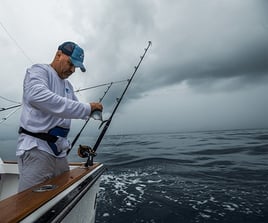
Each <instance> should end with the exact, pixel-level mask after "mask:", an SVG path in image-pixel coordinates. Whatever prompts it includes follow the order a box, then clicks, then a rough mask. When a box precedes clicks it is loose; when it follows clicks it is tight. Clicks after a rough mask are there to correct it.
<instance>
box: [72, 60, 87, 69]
mask: <svg viewBox="0 0 268 223" xmlns="http://www.w3.org/2000/svg"><path fill="white" fill-rule="evenodd" d="M70 59H71V61H72V63H73V65H74V66H75V67H79V68H80V70H81V71H82V72H86V68H85V66H84V64H82V63H81V62H80V61H77V60H74V59H73V58H72V57H70Z"/></svg>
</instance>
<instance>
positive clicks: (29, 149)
mask: <svg viewBox="0 0 268 223" xmlns="http://www.w3.org/2000/svg"><path fill="white" fill-rule="evenodd" d="M83 61H84V51H83V49H82V48H80V47H79V46H78V45H77V44H76V43H74V42H64V43H63V44H61V45H60V46H59V47H58V50H57V52H56V55H55V57H54V59H53V61H52V63H51V64H50V65H49V64H35V65H33V66H32V67H31V68H29V69H27V71H26V75H25V79H24V83H23V106H22V113H21V118H20V129H19V133H20V135H19V138H18V145H17V151H16V155H17V157H18V166H19V172H20V179H19V192H20V191H23V190H25V189H27V188H29V187H32V186H33V185H36V184H38V183H41V182H43V181H45V180H47V179H49V178H52V177H54V176H57V175H59V174H61V173H63V172H65V171H68V170H69V165H68V161H67V158H66V156H67V152H66V151H67V150H68V149H69V148H70V144H69V141H68V140H67V134H68V132H69V129H70V125H71V119H88V118H89V116H90V114H91V113H92V112H93V111H95V110H101V111H102V109H103V107H102V104H100V103H96V102H92V103H89V104H86V103H81V102H79V101H78V99H77V97H76V96H75V95H74V91H73V87H72V85H71V83H70V82H69V81H68V80H67V78H68V77H70V76H71V75H72V73H74V72H75V68H77V67H79V68H80V69H81V71H82V72H85V71H86V69H85V67H84V65H83Z"/></svg>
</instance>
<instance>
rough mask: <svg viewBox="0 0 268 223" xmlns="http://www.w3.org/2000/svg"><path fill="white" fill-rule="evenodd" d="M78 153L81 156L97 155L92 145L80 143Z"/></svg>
mask: <svg viewBox="0 0 268 223" xmlns="http://www.w3.org/2000/svg"><path fill="white" fill-rule="evenodd" d="M77 153H78V156H80V157H81V158H87V157H90V156H93V157H94V156H96V155H97V154H96V153H95V151H94V150H93V149H92V148H91V147H89V146H85V145H79V148H78V150H77Z"/></svg>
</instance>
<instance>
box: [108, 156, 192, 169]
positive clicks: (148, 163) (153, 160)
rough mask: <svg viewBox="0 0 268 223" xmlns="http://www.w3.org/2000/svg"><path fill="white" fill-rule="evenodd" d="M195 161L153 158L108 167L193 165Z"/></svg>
mask: <svg viewBox="0 0 268 223" xmlns="http://www.w3.org/2000/svg"><path fill="white" fill-rule="evenodd" d="M193 163H195V161H193V160H186V159H168V158H159V157H151V158H138V159H134V160H133V159H132V160H128V161H125V162H120V163H111V164H109V165H107V166H110V167H118V166H120V167H124V166H128V167H134V166H135V167H139V166H140V167H144V166H153V165H159V164H175V165H182V164H193Z"/></svg>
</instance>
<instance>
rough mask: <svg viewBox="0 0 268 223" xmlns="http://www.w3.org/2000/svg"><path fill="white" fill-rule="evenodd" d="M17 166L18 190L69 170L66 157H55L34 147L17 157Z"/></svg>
mask: <svg viewBox="0 0 268 223" xmlns="http://www.w3.org/2000/svg"><path fill="white" fill-rule="evenodd" d="M18 167H19V173H20V177H19V188H18V191H19V192H21V191H23V190H26V189H28V188H30V187H32V186H34V185H36V184H39V183H42V182H44V181H45V180H47V179H50V178H52V177H55V176H57V175H60V174H61V173H63V172H66V171H68V170H69V164H68V161H67V158H66V157H55V156H53V155H51V154H49V153H47V152H44V151H41V150H39V149H37V148H36V147H35V148H33V149H31V150H28V151H25V152H24V154H23V155H21V156H19V157H18Z"/></svg>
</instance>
